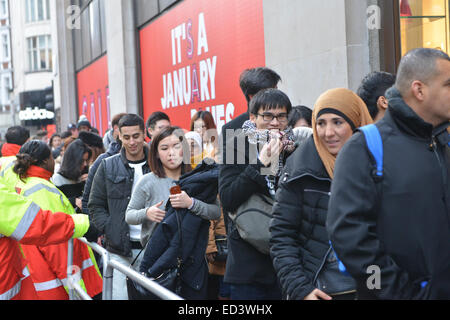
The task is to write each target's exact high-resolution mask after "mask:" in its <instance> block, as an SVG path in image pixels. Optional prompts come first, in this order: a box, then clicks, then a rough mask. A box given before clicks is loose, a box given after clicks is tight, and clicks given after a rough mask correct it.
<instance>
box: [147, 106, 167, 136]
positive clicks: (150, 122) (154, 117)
mask: <svg viewBox="0 0 450 320" xmlns="http://www.w3.org/2000/svg"><path fill="white" fill-rule="evenodd" d="M161 120H167V121H169V123H170V119H169V116H168V115H167V114H165V113H164V112H161V111H156V112H153V113H152V114H151V115H150V117H148V119H147V123H146V127H147V131H146V134H147V137H148V138H149V139H151V138H152V137H150V135H149V133H148V128H151V129H152V130H153V129H155V126H156V123H157V122H158V121H161Z"/></svg>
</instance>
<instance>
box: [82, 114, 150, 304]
mask: <svg viewBox="0 0 450 320" xmlns="http://www.w3.org/2000/svg"><path fill="white" fill-rule="evenodd" d="M119 132H120V140H121V141H122V150H121V151H120V153H119V154H117V155H114V156H112V157H109V158H106V159H103V160H102V162H101V164H100V166H99V168H98V170H97V173H96V174H95V177H94V181H93V183H92V189H91V194H90V196H89V202H88V209H89V214H90V215H91V218H92V221H93V222H94V224H95V227H96V228H97V229H98V230H99V231H100V233H101V234H104V235H105V247H106V249H107V250H108V251H109V252H110V254H111V259H114V260H115V261H118V262H120V263H122V264H125V265H128V264H131V262H132V261H133V258H134V257H136V256H137V254H138V253H139V252H140V249H142V246H141V243H140V233H141V231H140V227H141V226H131V225H128V224H127V223H126V221H125V212H126V209H127V206H128V202H129V201H130V198H131V193H132V190H133V187H134V186H135V185H136V182H137V180H138V179H139V178H140V177H141V176H142V175H144V174H146V173H149V172H150V168H149V165H148V162H147V158H148V157H147V156H148V155H147V153H148V149H147V148H146V147H145V140H144V137H145V126H144V120H143V119H142V118H141V117H139V116H138V115H135V114H127V115H125V116H124V117H123V118H122V119H120V121H119ZM136 227H137V228H136ZM139 262H140V261H137V262H136V265H139ZM127 299H128V295H127V285H126V279H125V275H124V274H122V273H120V272H117V271H116V270H114V275H113V300H127Z"/></svg>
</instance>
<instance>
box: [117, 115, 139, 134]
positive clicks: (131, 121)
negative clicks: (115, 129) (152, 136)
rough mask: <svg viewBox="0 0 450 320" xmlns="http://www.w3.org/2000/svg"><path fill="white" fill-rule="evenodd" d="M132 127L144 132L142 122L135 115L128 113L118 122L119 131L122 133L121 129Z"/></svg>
mask: <svg viewBox="0 0 450 320" xmlns="http://www.w3.org/2000/svg"><path fill="white" fill-rule="evenodd" d="M134 126H139V128H140V129H141V130H142V132H144V131H145V125H144V120H143V119H142V118H141V117H140V116H138V115H137V114H134V113H128V114H127V115H125V116H123V117H122V118H121V119H120V120H119V130H120V131H122V128H123V127H134Z"/></svg>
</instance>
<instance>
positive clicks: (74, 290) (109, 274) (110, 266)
mask: <svg viewBox="0 0 450 320" xmlns="http://www.w3.org/2000/svg"><path fill="white" fill-rule="evenodd" d="M78 240H80V241H81V242H83V243H85V244H86V245H88V246H89V247H91V248H92V250H94V251H95V252H97V253H98V254H100V255H101V256H102V258H103V293H102V300H112V289H113V271H114V269H116V270H117V271H119V272H121V273H123V274H125V275H126V276H128V277H129V278H130V279H132V280H134V281H135V282H137V283H139V284H140V285H142V286H143V287H144V288H145V289H147V290H149V291H150V292H152V293H153V294H155V295H156V296H158V297H160V298H161V299H163V300H183V298H181V297H180V296H178V295H176V294H175V293H173V292H172V291H170V290H168V289H166V288H164V287H162V286H160V285H159V284H158V283H156V282H155V281H153V280H152V279H149V278H147V277H145V276H144V275H142V274H140V273H139V272H136V271H135V270H133V269H132V268H130V267H129V266H126V265H124V264H122V263H120V262H117V261H114V260H111V259H110V256H109V252H108V251H107V250H106V249H105V248H103V247H101V246H99V245H98V244H97V243H95V242H88V241H87V240H86V239H85V238H79V239H78ZM72 265H73V239H71V240H69V249H68V259H67V281H68V287H69V299H70V300H76V299H77V298H78V299H81V300H92V299H91V297H89V295H88V294H87V293H86V292H85V291H84V290H83V289H82V288H81V287H80V285H79V284H78V281H77V277H76V275H74V274H73V266H72Z"/></svg>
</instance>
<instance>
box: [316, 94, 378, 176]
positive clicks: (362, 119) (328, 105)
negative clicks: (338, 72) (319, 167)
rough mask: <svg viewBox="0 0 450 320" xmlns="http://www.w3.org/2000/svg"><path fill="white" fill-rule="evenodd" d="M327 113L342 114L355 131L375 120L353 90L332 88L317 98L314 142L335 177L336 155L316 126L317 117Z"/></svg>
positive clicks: (326, 167)
mask: <svg viewBox="0 0 450 320" xmlns="http://www.w3.org/2000/svg"><path fill="white" fill-rule="evenodd" d="M325 113H334V114H337V115H339V116H341V117H342V118H343V119H344V120H345V121H346V122H347V123H348V124H349V125H350V127H351V128H352V130H353V131H355V130H356V129H357V128H359V127H363V126H365V125H368V124H371V123H373V120H372V117H371V116H370V114H369V110H368V109H367V106H366V104H365V103H364V101H363V100H362V99H361V98H360V97H359V96H358V95H357V94H356V93H354V92H353V91H351V90H348V89H345V88H337V89H331V90H328V91H326V92H325V93H323V94H322V95H321V96H320V97H319V98H318V99H317V101H316V104H315V105H314V110H313V116H312V128H313V136H314V143H315V145H316V148H317V152H318V153H319V156H320V159H321V160H322V162H323V165H324V166H325V169H326V170H327V172H328V175H329V176H330V178H331V179H333V176H334V163H335V162H336V156H335V155H332V154H331V153H330V152H329V151H328V149H327V148H326V147H325V145H324V144H323V142H322V140H320V138H319V135H318V133H317V127H316V123H317V118H319V117H320V115H322V114H325Z"/></svg>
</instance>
